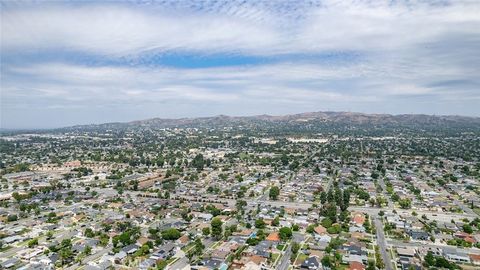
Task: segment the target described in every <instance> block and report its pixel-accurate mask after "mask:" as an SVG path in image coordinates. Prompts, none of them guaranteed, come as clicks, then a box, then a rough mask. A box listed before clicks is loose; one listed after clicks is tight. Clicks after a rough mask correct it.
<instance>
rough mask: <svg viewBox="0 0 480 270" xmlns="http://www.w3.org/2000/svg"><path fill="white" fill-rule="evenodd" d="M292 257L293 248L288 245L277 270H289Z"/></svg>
mask: <svg viewBox="0 0 480 270" xmlns="http://www.w3.org/2000/svg"><path fill="white" fill-rule="evenodd" d="M290 256H292V246H291V245H288V247H287V249H286V250H285V253H283V256H282V258H281V259H280V263H279V264H278V265H277V270H287V269H288V266H290Z"/></svg>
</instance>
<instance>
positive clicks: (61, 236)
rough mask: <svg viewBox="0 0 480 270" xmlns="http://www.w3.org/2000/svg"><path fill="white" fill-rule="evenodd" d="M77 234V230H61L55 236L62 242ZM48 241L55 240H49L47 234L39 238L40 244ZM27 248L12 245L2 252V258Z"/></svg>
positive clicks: (0, 255) (0, 256)
mask: <svg viewBox="0 0 480 270" xmlns="http://www.w3.org/2000/svg"><path fill="white" fill-rule="evenodd" d="M75 234H77V232H75V231H60V232H57V233H56V234H54V235H53V238H54V239H55V240H56V241H58V242H61V241H62V240H63V239H66V238H72V237H73V236H74V235H75ZM48 242H53V240H47V237H46V236H41V237H39V238H38V243H39V244H45V243H48ZM25 248H26V246H20V247H12V248H10V249H9V250H6V251H4V252H0V258H9V257H11V256H13V255H16V254H17V253H18V252H20V251H22V250H24V249H25Z"/></svg>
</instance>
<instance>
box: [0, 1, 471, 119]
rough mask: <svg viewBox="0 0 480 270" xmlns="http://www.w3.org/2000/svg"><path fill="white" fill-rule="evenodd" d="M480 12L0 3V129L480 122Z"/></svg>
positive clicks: (330, 5) (400, 6) (457, 7)
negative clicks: (217, 122) (441, 117)
mask: <svg viewBox="0 0 480 270" xmlns="http://www.w3.org/2000/svg"><path fill="white" fill-rule="evenodd" d="M478 14H480V2H477V1H461V0H457V1H361V0H360V1H358V0H357V1H348V0H346V1H338V0H335V1H334V0H328V1H320V0H319V1H315V0H314V1H248V0H242V1H190V0H184V1H168V0H167V1H158V2H156V1H138V2H132V1H129V2H118V1H116V2H93V1H92V2H90V1H89V2H82V1H79V2H75V1H68V2H67V1H65V2H60V1H52V2H40V3H39V2H25V1H24V2H21V3H18V2H14V1H2V2H1V26H0V27H1V59H0V60H1V81H0V83H1V85H0V86H1V100H0V102H1V123H0V124H1V127H2V128H50V127H60V126H68V125H75V124H88V123H102V122H111V121H129V120H137V119H145V118H151V117H162V118H172V117H174V118H177V117H195V116H209V115H217V114H228V115H254V114H265V113H266V114H288V113H298V112H306V111H324V110H336V111H358V112H367V113H392V114H400V113H426V114H459V115H471V116H480V87H479V86H480V76H479V75H480V53H479V49H478V48H480V16H478Z"/></svg>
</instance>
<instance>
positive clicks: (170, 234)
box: [162, 228, 182, 240]
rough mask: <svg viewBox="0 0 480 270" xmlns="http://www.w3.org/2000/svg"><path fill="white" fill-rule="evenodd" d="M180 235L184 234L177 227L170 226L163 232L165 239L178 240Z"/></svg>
mask: <svg viewBox="0 0 480 270" xmlns="http://www.w3.org/2000/svg"><path fill="white" fill-rule="evenodd" d="M180 236H182V234H181V233H180V231H179V230H177V229H175V228H169V229H166V230H164V231H163V232H162V237H163V239H165V240H177V239H178V238H180Z"/></svg>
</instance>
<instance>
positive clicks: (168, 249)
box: [150, 243, 175, 260]
mask: <svg viewBox="0 0 480 270" xmlns="http://www.w3.org/2000/svg"><path fill="white" fill-rule="evenodd" d="M174 254H175V244H173V243H167V244H165V245H163V246H161V247H160V248H159V249H158V250H157V251H155V252H154V253H153V254H152V255H151V256H150V258H151V259H154V260H166V259H168V258H169V257H171V256H173V255H174Z"/></svg>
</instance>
